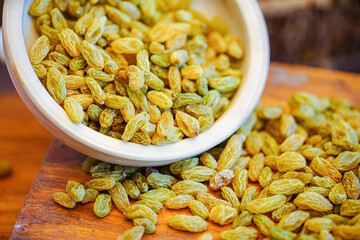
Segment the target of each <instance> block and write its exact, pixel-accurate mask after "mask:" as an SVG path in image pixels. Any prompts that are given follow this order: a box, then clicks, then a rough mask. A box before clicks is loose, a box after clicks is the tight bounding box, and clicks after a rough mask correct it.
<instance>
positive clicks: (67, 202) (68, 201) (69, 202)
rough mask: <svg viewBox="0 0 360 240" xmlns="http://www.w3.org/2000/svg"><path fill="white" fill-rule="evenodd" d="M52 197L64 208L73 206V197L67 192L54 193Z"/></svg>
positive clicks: (74, 203)
mask: <svg viewBox="0 0 360 240" xmlns="http://www.w3.org/2000/svg"><path fill="white" fill-rule="evenodd" d="M53 199H54V201H55V202H56V203H58V204H59V205H61V206H63V207H65V208H74V207H75V205H76V202H75V201H74V199H73V198H72V197H71V196H70V195H69V194H67V193H63V192H57V193H54V194H53Z"/></svg>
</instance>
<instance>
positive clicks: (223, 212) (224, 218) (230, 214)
mask: <svg viewBox="0 0 360 240" xmlns="http://www.w3.org/2000/svg"><path fill="white" fill-rule="evenodd" d="M236 216H237V210H236V209H235V208H233V207H229V206H224V205H222V204H219V205H216V206H215V207H213V208H212V209H211V211H210V214H209V219H210V220H211V221H213V222H215V223H217V224H219V225H228V224H231V223H232V222H233V221H234V219H235V217H236Z"/></svg>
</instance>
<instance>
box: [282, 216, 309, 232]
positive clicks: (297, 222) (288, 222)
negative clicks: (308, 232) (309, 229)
mask: <svg viewBox="0 0 360 240" xmlns="http://www.w3.org/2000/svg"><path fill="white" fill-rule="evenodd" d="M309 218H310V213H308V212H304V211H294V212H291V213H289V214H287V215H285V216H283V217H282V218H281V219H280V222H279V224H278V225H277V227H279V228H281V229H284V230H286V231H291V232H294V231H295V230H297V229H299V228H300V227H301V226H302V225H303V224H304V223H305V222H306V221H307V220H308V219H309Z"/></svg>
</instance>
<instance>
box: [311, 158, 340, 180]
mask: <svg viewBox="0 0 360 240" xmlns="http://www.w3.org/2000/svg"><path fill="white" fill-rule="evenodd" d="M310 168H311V169H312V170H314V171H315V172H317V173H318V174H319V175H321V176H323V177H330V178H331V179H332V180H334V181H335V182H340V181H341V173H340V172H339V171H338V170H337V169H336V168H335V167H334V166H333V165H332V164H331V163H330V162H329V161H327V160H325V159H324V158H320V157H318V156H316V157H315V158H314V159H313V160H312V161H311V163H310Z"/></svg>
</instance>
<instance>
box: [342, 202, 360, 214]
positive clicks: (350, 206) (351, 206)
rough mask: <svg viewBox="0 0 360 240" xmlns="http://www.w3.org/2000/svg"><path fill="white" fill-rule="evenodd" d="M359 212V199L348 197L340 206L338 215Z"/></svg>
mask: <svg viewBox="0 0 360 240" xmlns="http://www.w3.org/2000/svg"><path fill="white" fill-rule="evenodd" d="M359 213H360V200H353V199H348V200H346V201H345V202H343V204H342V205H341V207H340V215H341V216H347V217H353V216H356V215H357V214H359Z"/></svg>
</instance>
